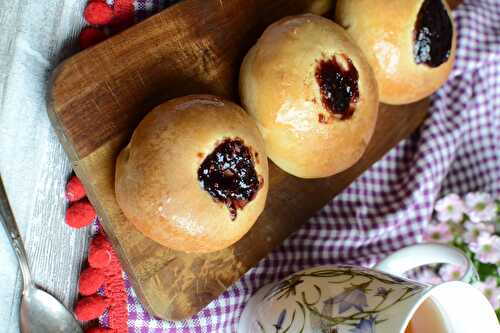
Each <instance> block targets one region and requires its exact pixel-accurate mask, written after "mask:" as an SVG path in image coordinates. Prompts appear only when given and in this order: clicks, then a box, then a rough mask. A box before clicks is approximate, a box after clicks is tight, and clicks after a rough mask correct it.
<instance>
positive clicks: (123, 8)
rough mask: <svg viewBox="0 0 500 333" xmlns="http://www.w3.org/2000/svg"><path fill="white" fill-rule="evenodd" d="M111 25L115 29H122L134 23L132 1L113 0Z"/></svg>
mask: <svg viewBox="0 0 500 333" xmlns="http://www.w3.org/2000/svg"><path fill="white" fill-rule="evenodd" d="M113 14H114V19H113V25H114V26H115V29H117V30H122V29H125V28H127V27H129V26H131V25H132V24H134V1H133V0H115V2H114V4H113Z"/></svg>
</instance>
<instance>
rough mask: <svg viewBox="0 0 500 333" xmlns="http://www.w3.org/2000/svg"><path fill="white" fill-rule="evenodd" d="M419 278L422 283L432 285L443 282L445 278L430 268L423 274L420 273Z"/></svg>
mask: <svg viewBox="0 0 500 333" xmlns="http://www.w3.org/2000/svg"><path fill="white" fill-rule="evenodd" d="M417 280H418V281H420V282H422V283H426V284H431V285H436V284H440V283H443V280H442V279H441V278H440V277H439V276H438V275H437V274H436V273H434V272H433V271H431V270H430V269H426V270H424V271H423V272H422V273H421V274H419V275H418V278H417Z"/></svg>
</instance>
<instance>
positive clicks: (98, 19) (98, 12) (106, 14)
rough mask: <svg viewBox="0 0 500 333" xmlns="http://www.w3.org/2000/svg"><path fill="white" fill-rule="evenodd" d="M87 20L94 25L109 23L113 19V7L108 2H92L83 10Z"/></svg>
mask: <svg viewBox="0 0 500 333" xmlns="http://www.w3.org/2000/svg"><path fill="white" fill-rule="evenodd" d="M83 17H84V18H85V20H86V21H87V22H88V23H89V24H92V25H97V26H100V25H107V24H109V23H111V20H113V9H112V8H111V7H110V6H109V5H108V4H106V2H100V1H93V2H90V3H89V4H88V5H87V7H86V8H85V11H84V12H83Z"/></svg>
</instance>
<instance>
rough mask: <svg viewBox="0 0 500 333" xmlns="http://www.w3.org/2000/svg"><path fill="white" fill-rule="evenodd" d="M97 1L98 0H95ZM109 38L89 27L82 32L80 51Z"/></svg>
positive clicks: (102, 32)
mask: <svg viewBox="0 0 500 333" xmlns="http://www.w3.org/2000/svg"><path fill="white" fill-rule="evenodd" d="M95 1H97V0H95ZM106 38H108V36H107V35H106V34H105V33H104V31H101V30H99V29H97V28H92V27H87V28H84V29H83V30H82V32H80V37H79V42H80V50H85V49H86V48H89V47H91V46H94V45H95V44H98V43H100V42H102V41H103V40H105V39H106Z"/></svg>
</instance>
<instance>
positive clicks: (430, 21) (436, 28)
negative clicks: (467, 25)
mask: <svg viewBox="0 0 500 333" xmlns="http://www.w3.org/2000/svg"><path fill="white" fill-rule="evenodd" d="M414 38H415V41H414V44H413V55H414V57H415V62H416V63H417V64H426V65H427V66H429V67H438V66H439V65H441V64H443V63H445V62H446V61H447V60H448V58H449V57H450V53H451V44H452V41H453V25H452V23H451V18H450V16H449V15H448V12H447V11H446V8H445V7H444V5H443V2H442V1H441V0H425V1H424V3H423V4H422V7H420V11H419V12H418V16H417V21H416V22H415V32H414Z"/></svg>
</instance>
